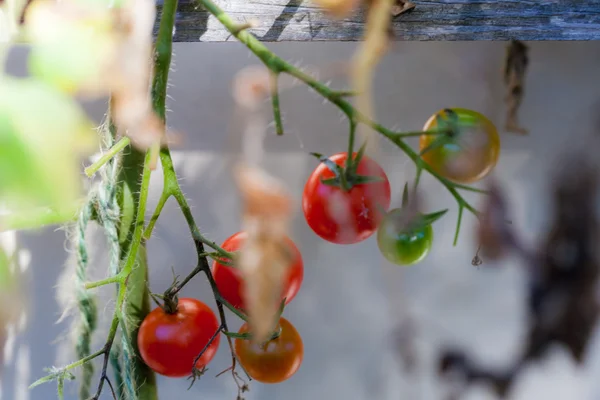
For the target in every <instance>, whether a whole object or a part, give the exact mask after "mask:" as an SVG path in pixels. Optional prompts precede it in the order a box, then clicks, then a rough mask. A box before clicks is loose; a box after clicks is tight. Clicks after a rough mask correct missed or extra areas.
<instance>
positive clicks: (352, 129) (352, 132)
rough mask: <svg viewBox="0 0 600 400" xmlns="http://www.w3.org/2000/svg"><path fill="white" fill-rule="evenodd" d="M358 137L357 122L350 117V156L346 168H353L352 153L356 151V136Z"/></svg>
mask: <svg viewBox="0 0 600 400" xmlns="http://www.w3.org/2000/svg"><path fill="white" fill-rule="evenodd" d="M355 137H356V122H354V119H350V132H349V133H348V157H347V158H346V168H347V169H350V168H352V160H353V158H352V153H354V138H355Z"/></svg>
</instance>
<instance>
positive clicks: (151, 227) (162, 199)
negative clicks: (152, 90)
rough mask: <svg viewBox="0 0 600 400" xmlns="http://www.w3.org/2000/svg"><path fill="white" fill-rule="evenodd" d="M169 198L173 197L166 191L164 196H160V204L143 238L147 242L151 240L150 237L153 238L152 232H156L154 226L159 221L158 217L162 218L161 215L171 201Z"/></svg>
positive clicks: (163, 193)
mask: <svg viewBox="0 0 600 400" xmlns="http://www.w3.org/2000/svg"><path fill="white" fill-rule="evenodd" d="M169 197H171V193H169V192H165V191H163V192H162V194H161V195H160V198H159V199H158V204H157V205H156V209H155V210H154V213H153V214H152V217H151V218H150V222H148V226H147V227H146V230H145V231H144V235H143V238H144V239H145V240H148V239H150V236H152V231H153V230H154V225H156V221H157V220H158V217H159V216H160V213H161V212H162V210H163V208H164V206H165V204H166V203H167V201H168V200H169Z"/></svg>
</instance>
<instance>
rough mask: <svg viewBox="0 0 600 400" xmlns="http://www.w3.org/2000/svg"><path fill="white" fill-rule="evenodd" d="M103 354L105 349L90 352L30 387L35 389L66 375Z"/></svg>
mask: <svg viewBox="0 0 600 400" xmlns="http://www.w3.org/2000/svg"><path fill="white" fill-rule="evenodd" d="M102 354H104V350H100V351H97V352H95V353H92V354H90V355H89V356H87V357H84V358H82V359H81V360H77V361H75V362H74V363H71V364H69V365H65V366H64V367H62V368H59V369H57V370H56V371H55V372H53V373H51V374H49V375H46V376H44V377H42V378H40V379H38V380H37V381H35V382H33V383H32V384H31V385H29V389H33V388H34V387H36V386H39V385H41V384H42V383H46V382H51V381H53V380H55V379H57V378H58V377H59V376H61V375H64V374H65V373H66V372H67V371H70V370H72V369H74V368H77V367H81V366H82V365H83V364H85V363H87V362H90V361H92V360H93V359H95V358H96V357H99V356H101V355H102Z"/></svg>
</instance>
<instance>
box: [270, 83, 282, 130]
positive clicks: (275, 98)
mask: <svg viewBox="0 0 600 400" xmlns="http://www.w3.org/2000/svg"><path fill="white" fill-rule="evenodd" d="M271 103H272V104H273V119H274V121H275V132H277V135H279V136H281V135H283V122H282V121H281V108H280V106H279V73H275V72H273V73H271Z"/></svg>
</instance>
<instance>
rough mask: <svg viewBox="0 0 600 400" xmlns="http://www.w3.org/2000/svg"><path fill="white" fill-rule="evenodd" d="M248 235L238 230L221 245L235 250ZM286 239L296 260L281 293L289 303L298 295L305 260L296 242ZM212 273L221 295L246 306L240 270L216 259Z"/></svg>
mask: <svg viewBox="0 0 600 400" xmlns="http://www.w3.org/2000/svg"><path fill="white" fill-rule="evenodd" d="M246 237H247V234H246V233H245V232H238V233H236V234H234V235H231V236H230V237H229V238H227V239H226V240H225V242H223V244H222V245H221V247H222V248H223V249H225V250H227V251H230V252H235V251H237V250H239V249H240V248H241V247H242V245H243V243H244V240H246ZM285 241H286V243H287V245H288V246H289V249H290V251H291V252H292V255H293V260H294V261H293V262H292V264H291V265H290V267H289V268H288V277H287V279H286V281H285V284H284V287H283V292H282V294H281V298H282V299H283V298H284V297H285V303H286V304H289V303H290V302H291V301H292V300H293V299H294V297H296V294H297V293H298V291H299V290H300V287H301V286H302V280H303V279H304V262H303V261H302V254H300V250H298V247H296V245H295V244H294V242H293V241H292V240H291V239H290V238H288V237H286V238H285ZM212 273H213V277H214V279H215V282H216V283H217V288H218V289H219V292H220V293H221V296H223V298H224V299H225V300H227V301H228V302H229V303H230V304H231V305H233V306H234V307H235V308H237V309H240V310H243V309H244V308H245V305H244V295H243V294H244V293H243V290H244V285H243V284H242V279H243V278H242V276H241V274H240V272H239V271H238V270H237V269H236V268H235V267H231V266H228V265H224V264H222V263H219V262H217V261H215V262H214V264H213V267H212Z"/></svg>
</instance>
